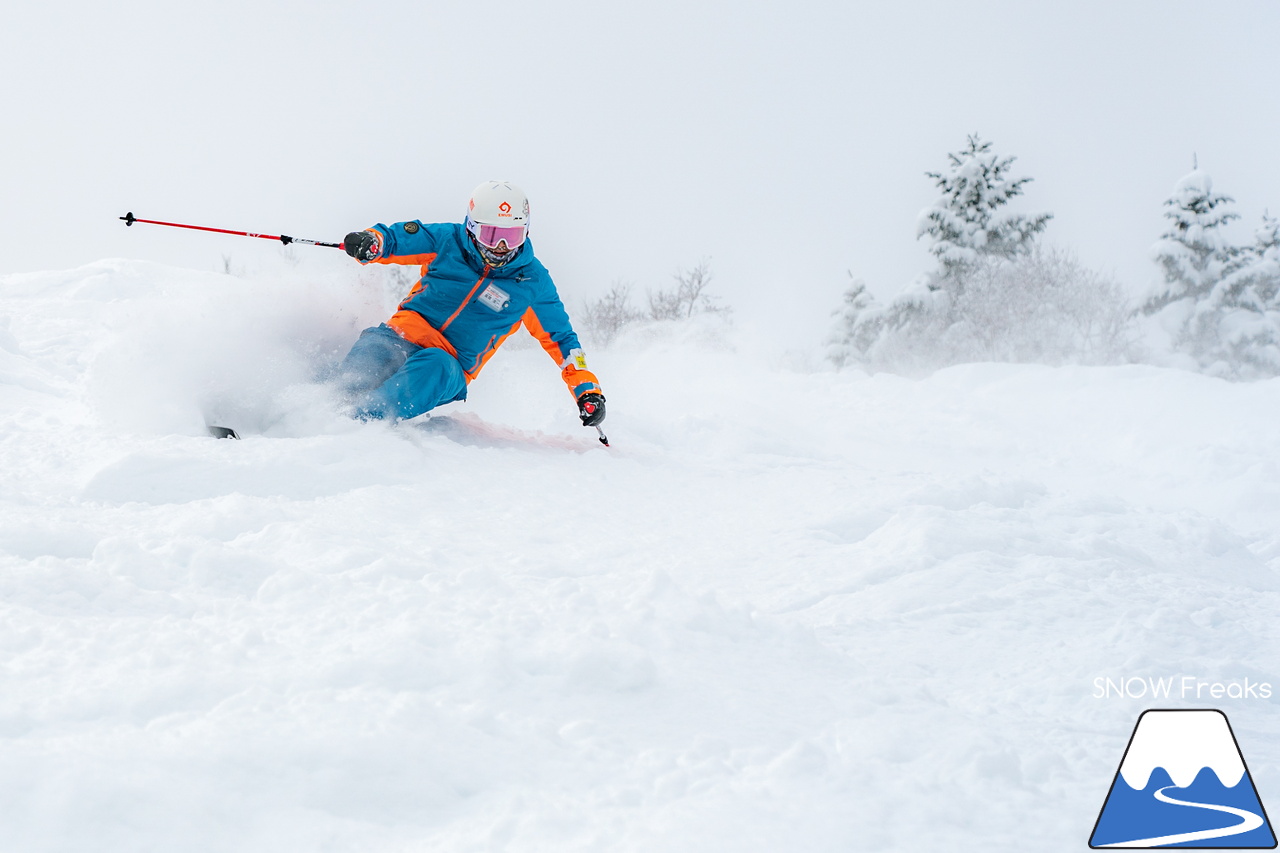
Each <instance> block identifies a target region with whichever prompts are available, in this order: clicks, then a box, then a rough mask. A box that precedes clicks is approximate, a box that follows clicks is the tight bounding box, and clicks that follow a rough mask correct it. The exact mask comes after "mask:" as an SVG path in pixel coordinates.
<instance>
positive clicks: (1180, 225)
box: [1142, 169, 1242, 314]
mask: <svg viewBox="0 0 1280 853" xmlns="http://www.w3.org/2000/svg"><path fill="white" fill-rule="evenodd" d="M1234 203H1235V199H1233V198H1231V197H1230V196H1227V195H1223V194H1221V193H1217V192H1214V190H1213V179H1212V178H1210V177H1209V176H1208V175H1207V174H1206V173H1204V172H1202V171H1200V170H1199V169H1195V170H1193V171H1192V172H1191V173H1190V174H1188V175H1186V176H1185V177H1183V178H1182V179H1181V180H1180V181H1178V183H1177V184H1176V185H1175V186H1174V188H1173V195H1171V196H1170V197H1169V198H1168V200H1166V201H1165V203H1164V206H1165V212H1164V217H1165V219H1168V220H1169V222H1170V224H1169V229H1168V230H1167V231H1165V233H1164V234H1162V235H1161V236H1160V239H1159V241H1157V242H1156V244H1155V246H1154V247H1152V252H1153V255H1154V258H1155V261H1156V263H1157V264H1159V265H1160V268H1161V270H1162V272H1163V274H1164V277H1163V281H1162V282H1161V284H1160V285H1158V286H1157V287H1156V288H1155V290H1154V292H1153V293H1152V294H1151V295H1150V296H1149V297H1148V299H1147V301H1146V302H1145V303H1144V304H1143V306H1142V311H1143V313H1144V314H1155V313H1156V312H1159V311H1163V310H1164V309H1165V308H1167V307H1168V306H1170V305H1172V304H1174V303H1177V302H1185V301H1188V300H1189V301H1190V302H1191V303H1194V302H1198V301H1200V300H1202V299H1204V298H1205V297H1206V296H1207V295H1208V294H1209V292H1210V291H1211V290H1213V288H1214V285H1216V284H1217V283H1218V282H1220V281H1221V280H1222V279H1223V278H1224V277H1225V276H1227V275H1229V274H1231V273H1232V272H1234V271H1235V270H1236V269H1238V267H1239V265H1240V261H1241V260H1242V257H1241V252H1240V250H1239V249H1237V248H1235V247H1233V246H1231V245H1230V243H1228V242H1227V239H1226V236H1225V235H1224V234H1223V231H1222V227H1223V226H1224V225H1226V224H1227V223H1229V222H1231V221H1233V220H1236V219H1239V218H1240V215H1239V214H1238V213H1236V212H1235V211H1234V210H1233V209H1232V205H1233V204H1234Z"/></svg>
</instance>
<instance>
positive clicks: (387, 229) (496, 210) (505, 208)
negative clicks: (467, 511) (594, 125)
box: [337, 181, 604, 426]
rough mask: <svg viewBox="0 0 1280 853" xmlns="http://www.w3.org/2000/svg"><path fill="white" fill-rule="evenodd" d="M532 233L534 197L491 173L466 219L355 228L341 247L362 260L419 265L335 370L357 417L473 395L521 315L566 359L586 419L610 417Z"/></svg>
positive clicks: (427, 407)
mask: <svg viewBox="0 0 1280 853" xmlns="http://www.w3.org/2000/svg"><path fill="white" fill-rule="evenodd" d="M528 230H529V200H528V198H527V197H526V196H525V194H524V193H523V192H522V191H521V190H520V189H519V188H518V187H516V186H515V185H513V184H511V183H508V182H506V181H487V182H485V183H483V184H481V185H480V186H478V187H476V189H475V191H474V192H473V193H472V194H471V200H470V203H469V204H468V206H467V215H466V218H465V219H464V220H463V222H462V223H461V224H458V223H456V222H436V223H430V224H423V223H422V222H419V221H418V220H413V221H410V222H397V223H395V224H393V225H382V224H378V225H375V226H373V227H372V228H367V229H365V230H364V231H354V232H352V233H350V234H348V235H347V237H346V240H344V241H343V247H344V248H345V249H346V251H347V254H349V255H351V256H352V257H353V258H355V259H356V260H358V261H359V262H360V263H362V264H368V263H378V264H416V265H420V266H421V267H422V275H421V278H419V279H418V283H417V284H415V285H414V286H413V289H412V290H410V291H409V295H408V296H406V297H405V298H404V300H403V301H402V302H401V303H400V307H399V310H397V311H396V313H395V314H393V315H392V316H391V318H390V319H389V320H387V322H385V323H382V324H381V325H378V326H374V327H371V328H368V329H365V330H364V331H363V332H361V333H360V338H359V339H358V340H357V341H356V342H355V344H354V345H353V346H352V347H351V351H350V352H349V353H347V357H346V358H345V359H343V361H342V364H341V366H340V367H339V368H338V373H337V380H338V382H339V384H340V386H341V387H342V388H343V390H344V391H345V393H346V394H347V395H348V398H349V399H350V400H351V401H352V403H353V405H354V407H355V409H354V412H353V414H354V416H355V417H357V418H360V419H362V420H370V419H382V418H412V417H415V416H417V415H421V414H423V413H424V412H429V411H431V410H432V409H434V408H435V407H437V406H441V405H444V404H445V403H451V402H453V401H455V400H465V399H466V397H467V384H468V383H469V382H470V381H471V380H472V379H475V378H476V376H477V375H478V374H479V373H480V370H481V368H483V367H484V364H485V362H486V361H488V360H489V357H490V356H492V355H493V353H494V351H496V350H497V349H498V347H500V346H502V342H503V341H505V340H506V339H507V338H508V337H509V336H510V335H511V334H512V333H513V332H515V331H516V329H517V328H519V327H520V325H521V324H522V323H523V324H524V327H525V328H526V329H528V330H529V333H530V334H532V335H533V336H534V337H535V338H537V339H538V341H539V342H540V343H541V344H542V348H543V349H545V350H546V351H547V353H548V354H549V355H550V356H551V358H552V359H554V360H555V362H556V364H558V365H559V366H560V375H561V377H562V378H563V379H564V382H565V384H566V385H567V386H568V387H569V391H570V392H571V393H572V394H573V396H574V399H576V400H577V402H578V416H579V418H581V420H582V424H583V426H598V425H599V424H600V423H601V422H603V421H604V395H603V394H602V393H601V389H600V384H599V382H598V381H597V379H596V376H595V374H593V373H592V372H591V371H589V370H588V369H587V362H586V357H585V356H584V355H583V352H582V349H581V347H579V345H578V336H577V335H576V334H574V331H573V326H572V325H571V324H570V323H569V315H568V314H567V313H566V312H565V309H564V305H563V304H562V303H561V302H560V296H559V294H558V293H556V288H555V285H554V284H553V283H552V281H551V275H550V274H549V273H548V272H547V268H546V267H544V266H543V265H542V263H541V262H539V261H538V259H537V258H536V257H535V256H534V253H533V244H532V243H530V242H529V240H528Z"/></svg>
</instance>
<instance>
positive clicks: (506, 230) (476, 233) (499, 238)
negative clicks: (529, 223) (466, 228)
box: [471, 222, 525, 249]
mask: <svg viewBox="0 0 1280 853" xmlns="http://www.w3.org/2000/svg"><path fill="white" fill-rule="evenodd" d="M524 230H525V229H524V226H523V225H482V224H481V223H479V222H472V223H471V235H472V236H473V237H475V238H476V241H477V242H478V243H480V244H481V245H482V246H488V247H489V248H490V249H496V248H498V244H499V243H502V242H504V241H505V242H506V244H507V248H508V249H515V248H518V247H519V246H521V245H523V244H524Z"/></svg>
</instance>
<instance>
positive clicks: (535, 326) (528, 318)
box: [508, 308, 600, 397]
mask: <svg viewBox="0 0 1280 853" xmlns="http://www.w3.org/2000/svg"><path fill="white" fill-rule="evenodd" d="M520 321H521V322H522V323H524V327H525V328H526V329H528V330H529V334H531V335H533V336H534V337H535V338H537V339H538V343H540V344H542V348H543V349H544V350H546V351H547V355H549V356H551V358H552V359H553V360H554V361H555V363H556V364H559V365H560V378H561V379H563V380H564V384H565V385H568V386H569V392H570V393H571V394H573V396H574V397H581V396H582V395H583V394H585V393H587V392H588V391H599V390H600V380H599V379H597V378H596V375H595V374H594V373H592V372H591V371H590V370H579V369H578V367H577V366H576V365H574V363H573V360H572V359H568V360H567V363H562V362H561V359H560V345H559V344H557V343H556V342H555V341H554V340H552V339H551V335H549V334H547V331H546V329H544V328H542V323H541V322H539V321H538V315H537V314H535V313H533V309H532V308H530V309H529V310H528V311H526V312H524V316H523V317H521V318H520ZM512 331H514V329H513V330H512ZM508 334H509V333H508ZM583 386H587V387H585V388H584V387H583Z"/></svg>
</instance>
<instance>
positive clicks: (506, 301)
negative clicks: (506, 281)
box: [479, 284, 511, 311]
mask: <svg viewBox="0 0 1280 853" xmlns="http://www.w3.org/2000/svg"><path fill="white" fill-rule="evenodd" d="M479 299H480V301H481V302H483V303H484V304H485V305H488V306H489V307H490V308H492V309H493V310H494V311H501V310H503V309H504V308H506V307H507V306H508V305H510V304H511V296H510V295H509V294H508V293H507V292H506V291H505V290H503V289H502V288H500V287H498V286H497V285H496V284H490V285H489V286H488V287H486V288H485V289H484V290H483V291H481V292H480V297H479Z"/></svg>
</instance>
